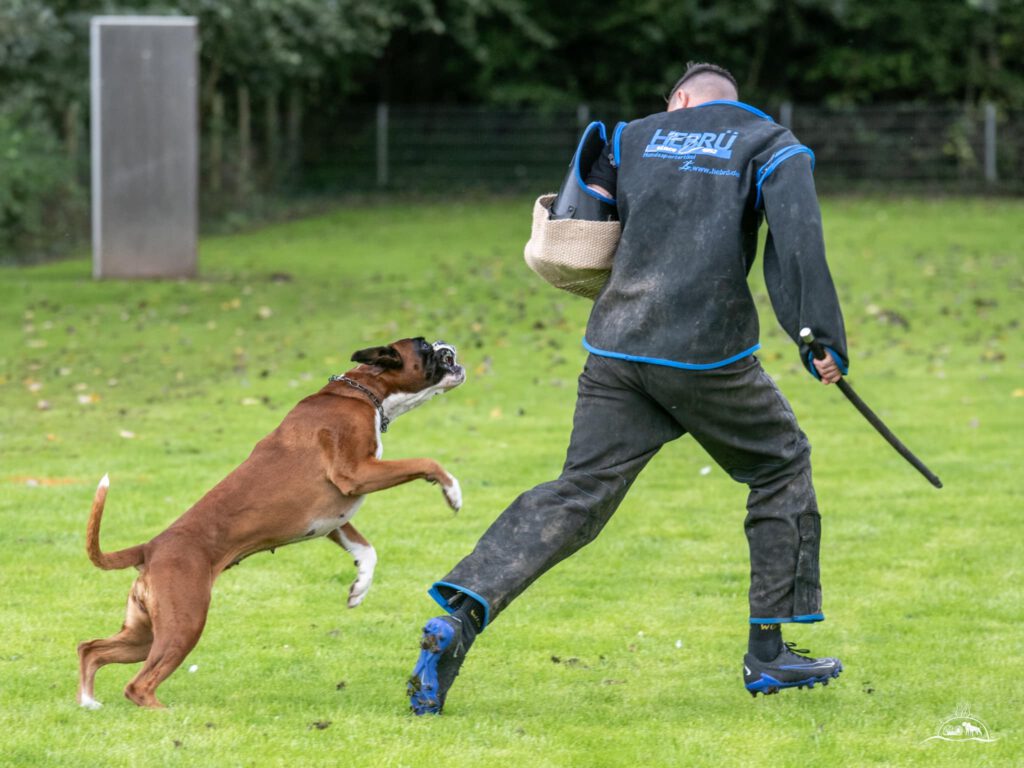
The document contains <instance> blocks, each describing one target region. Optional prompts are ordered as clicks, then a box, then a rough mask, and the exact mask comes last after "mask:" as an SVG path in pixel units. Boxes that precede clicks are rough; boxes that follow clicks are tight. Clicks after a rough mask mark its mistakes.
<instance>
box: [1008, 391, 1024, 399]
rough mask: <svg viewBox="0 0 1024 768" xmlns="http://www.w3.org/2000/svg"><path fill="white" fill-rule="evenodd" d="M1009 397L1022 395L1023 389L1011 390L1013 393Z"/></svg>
mask: <svg viewBox="0 0 1024 768" xmlns="http://www.w3.org/2000/svg"><path fill="white" fill-rule="evenodd" d="M1011 397H1024V389H1015V390H1013V395H1011Z"/></svg>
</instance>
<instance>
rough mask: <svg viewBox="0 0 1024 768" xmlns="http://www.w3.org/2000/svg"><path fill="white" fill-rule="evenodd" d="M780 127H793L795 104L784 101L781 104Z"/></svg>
mask: <svg viewBox="0 0 1024 768" xmlns="http://www.w3.org/2000/svg"><path fill="white" fill-rule="evenodd" d="M779 125H784V126H786V127H787V128H792V127H793V102H792V101H784V102H782V103H781V104H779Z"/></svg>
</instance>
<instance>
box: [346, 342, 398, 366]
mask: <svg viewBox="0 0 1024 768" xmlns="http://www.w3.org/2000/svg"><path fill="white" fill-rule="evenodd" d="M352 362H354V363H365V364H366V365H376V366H378V367H380V368H401V367H402V356H401V355H400V354H399V353H398V350H397V349H395V348H394V347H370V348H369V349H360V350H359V351H358V352H356V353H354V354H353V355H352Z"/></svg>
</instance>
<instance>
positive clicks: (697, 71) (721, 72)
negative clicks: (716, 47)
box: [665, 61, 740, 101]
mask: <svg viewBox="0 0 1024 768" xmlns="http://www.w3.org/2000/svg"><path fill="white" fill-rule="evenodd" d="M705 74H711V75H718V76H719V77H724V78H725V79H726V80H728V81H729V82H730V83H732V87H733V88H735V89H736V92H737V93H739V90H740V86H739V84H738V83H737V82H736V78H735V77H733V76H732V72H730V71H729V70H728V69H726V68H725V67H721V66H719V65H718V64H712V63H711V62H708V61H688V62H686V71H685V72H683V76H682V77H680V78H679V79H678V80H676V84H675V85H673V86H672V90H671V91H669V92H668V98H666V99H665V100H666V101H668V100H669V99H671V98H672V94H673V93H675V92H676V91H678V90H679V89H680V88H682V87H683V84H684V83H685V82H686V81H687V80H690V79H692V78H694V77H696V76H697V75H705Z"/></svg>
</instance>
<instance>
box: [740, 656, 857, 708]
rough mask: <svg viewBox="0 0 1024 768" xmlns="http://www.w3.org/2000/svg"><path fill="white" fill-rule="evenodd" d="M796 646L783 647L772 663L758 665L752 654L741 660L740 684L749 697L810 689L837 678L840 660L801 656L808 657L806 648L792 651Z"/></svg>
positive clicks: (759, 663) (757, 660) (841, 667)
mask: <svg viewBox="0 0 1024 768" xmlns="http://www.w3.org/2000/svg"><path fill="white" fill-rule="evenodd" d="M795 645H796V643H786V647H785V648H783V649H782V653H780V654H779V655H778V656H776V657H775V658H774V659H773V660H772V661H761V660H760V659H758V658H757V657H756V656H754V655H753V654H750V653H748V654H747V655H746V656H744V657H743V682H744V683H745V684H746V686H747V690H748V691H750V695H751V696H755V697H756V696H757V694H759V693H763V694H765V695H768V694H769V693H778V692H779V691H780V690H782V689H783V688H803V687H804V686H807V687H808V688H813V687H814V684H815V683H821V684H822V685H828V681H829V680H831V679H832V678H833V677H839V673H840V672H842V671H843V663H842V662H841V661H839V659H833V658H823V659H814V658H811V657H810V656H801V655H800V654H802V653H808V651H807V649H806V648H795V647H794V646H795Z"/></svg>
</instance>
